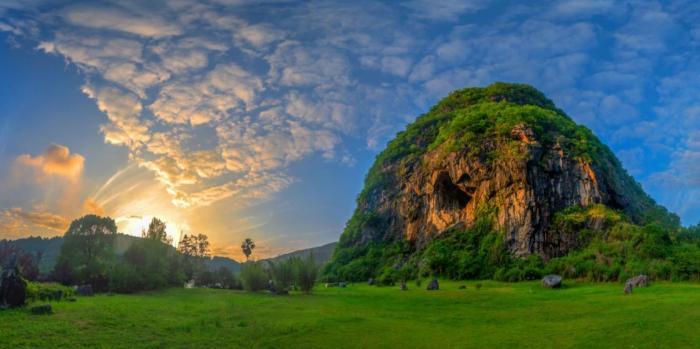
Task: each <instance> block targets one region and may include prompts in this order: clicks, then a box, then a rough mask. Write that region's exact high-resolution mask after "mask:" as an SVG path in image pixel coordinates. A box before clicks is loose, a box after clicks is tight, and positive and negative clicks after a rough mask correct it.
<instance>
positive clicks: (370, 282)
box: [367, 278, 374, 286]
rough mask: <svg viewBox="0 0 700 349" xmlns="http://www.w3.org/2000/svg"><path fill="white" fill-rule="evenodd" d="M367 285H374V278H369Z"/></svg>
mask: <svg viewBox="0 0 700 349" xmlns="http://www.w3.org/2000/svg"><path fill="white" fill-rule="evenodd" d="M367 285H370V286H372V285H374V279H373V278H369V280H367Z"/></svg>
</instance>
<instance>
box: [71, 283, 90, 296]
mask: <svg viewBox="0 0 700 349" xmlns="http://www.w3.org/2000/svg"><path fill="white" fill-rule="evenodd" d="M75 293H77V294H78V295H79V296H83V297H90V296H94V295H95V292H94V291H93V290H92V285H80V286H78V287H76V288H75Z"/></svg>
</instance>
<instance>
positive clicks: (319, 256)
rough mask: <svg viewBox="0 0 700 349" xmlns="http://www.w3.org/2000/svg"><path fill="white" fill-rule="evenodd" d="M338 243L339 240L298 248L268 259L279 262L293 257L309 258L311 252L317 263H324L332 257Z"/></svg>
mask: <svg viewBox="0 0 700 349" xmlns="http://www.w3.org/2000/svg"><path fill="white" fill-rule="evenodd" d="M337 244H338V243H337V242H331V243H328V244H325V245H321V246H317V247H311V248H306V249H303V250H297V251H292V252H289V253H285V254H281V255H279V256H277V257H273V258H268V259H266V260H269V261H274V262H279V261H284V260H287V259H289V258H293V257H300V258H307V257H308V256H309V254H312V253H313V255H314V260H315V261H316V264H318V265H324V264H326V263H327V262H328V261H329V260H330V259H331V255H333V251H334V250H335V246H336V245H337Z"/></svg>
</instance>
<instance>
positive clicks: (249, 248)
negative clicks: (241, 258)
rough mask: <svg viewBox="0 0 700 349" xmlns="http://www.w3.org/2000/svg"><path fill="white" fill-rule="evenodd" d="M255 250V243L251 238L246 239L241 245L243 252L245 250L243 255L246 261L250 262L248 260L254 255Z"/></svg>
mask: <svg viewBox="0 0 700 349" xmlns="http://www.w3.org/2000/svg"><path fill="white" fill-rule="evenodd" d="M253 249H255V243H254V242H253V240H251V239H250V238H246V239H245V240H243V243H242V244H241V250H243V254H244V255H245V260H246V261H248V258H249V257H250V255H251V254H252V253H253Z"/></svg>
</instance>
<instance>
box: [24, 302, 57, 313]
mask: <svg viewBox="0 0 700 349" xmlns="http://www.w3.org/2000/svg"><path fill="white" fill-rule="evenodd" d="M29 311H30V312H31V313H32V314H34V315H49V314H53V308H51V304H42V305H35V306H33V307H31V308H30V309H29Z"/></svg>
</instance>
